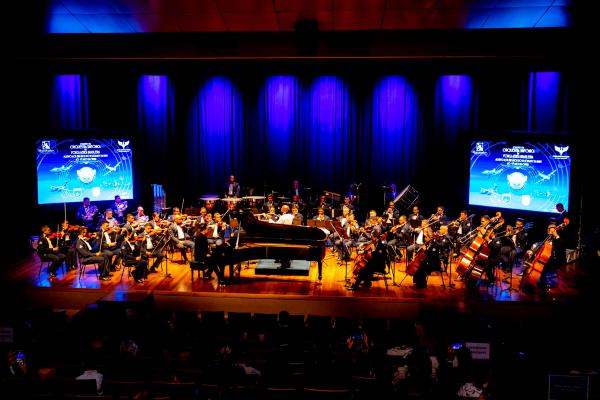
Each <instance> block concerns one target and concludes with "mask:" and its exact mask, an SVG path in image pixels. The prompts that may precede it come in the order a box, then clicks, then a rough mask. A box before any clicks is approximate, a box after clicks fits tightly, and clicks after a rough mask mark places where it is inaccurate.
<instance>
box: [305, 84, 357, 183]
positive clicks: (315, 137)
mask: <svg viewBox="0 0 600 400" xmlns="http://www.w3.org/2000/svg"><path fill="white" fill-rule="evenodd" d="M349 103H350V101H349V94H348V87H347V86H346V83H345V82H344V81H342V80H341V79H340V78H338V77H336V76H321V77H318V78H316V79H315V80H314V81H313V83H312V86H311V89H310V109H309V115H307V118H306V121H307V123H308V132H309V135H307V139H308V140H307V143H306V144H307V145H308V148H307V155H309V156H310V157H311V158H310V162H312V163H313V168H314V171H322V172H323V173H322V174H321V175H320V176H319V177H318V180H319V182H318V185H319V186H322V187H327V186H329V185H331V184H333V182H334V180H335V179H336V177H339V176H343V175H344V171H343V165H344V164H345V163H346V161H347V160H346V157H345V154H346V151H347V150H348V147H349V143H348V141H349V135H348V133H349V127H348V124H349V121H348V113H349Z"/></svg>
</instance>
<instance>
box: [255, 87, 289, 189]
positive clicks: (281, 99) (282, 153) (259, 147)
mask: <svg viewBox="0 0 600 400" xmlns="http://www.w3.org/2000/svg"><path fill="white" fill-rule="evenodd" d="M298 96H299V88H298V79H297V78H296V77H294V76H269V77H267V78H266V80H265V83H264V85H263V87H262V89H261V90H260V94H259V107H258V113H259V118H258V121H259V134H258V135H251V136H250V137H249V140H248V146H250V147H252V148H254V149H255V153H256V154H255V155H259V154H260V157H258V158H254V160H253V164H254V165H253V167H254V168H255V170H256V171H261V172H262V175H263V176H264V177H265V178H266V179H268V181H269V183H281V184H287V183H288V182H291V180H292V179H293V178H292V176H296V175H297V174H299V173H300V170H299V168H297V167H298V162H299V161H300V160H299V158H298V145H299V142H298V140H297V139H298V119H299V115H298V106H299V98H298ZM300 168H301V166H300ZM265 183H266V182H265ZM290 186H291V183H290Z"/></svg>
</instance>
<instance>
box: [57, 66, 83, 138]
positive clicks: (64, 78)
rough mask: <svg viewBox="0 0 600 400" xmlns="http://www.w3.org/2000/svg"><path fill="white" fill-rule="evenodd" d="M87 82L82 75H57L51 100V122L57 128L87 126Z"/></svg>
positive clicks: (80, 127)
mask: <svg viewBox="0 0 600 400" xmlns="http://www.w3.org/2000/svg"><path fill="white" fill-rule="evenodd" d="M86 116H87V84H86V79H85V76H82V75H56V76H55V77H54V82H53V85H52V95H51V101H50V123H51V126H52V127H53V128H56V129H82V128H86V127H87V121H86V119H87V118H86Z"/></svg>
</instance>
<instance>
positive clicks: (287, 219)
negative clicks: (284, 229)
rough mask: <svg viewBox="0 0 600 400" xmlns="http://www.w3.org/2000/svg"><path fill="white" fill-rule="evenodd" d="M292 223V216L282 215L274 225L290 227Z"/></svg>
mask: <svg viewBox="0 0 600 400" xmlns="http://www.w3.org/2000/svg"><path fill="white" fill-rule="evenodd" d="M269 222H270V221H269ZM292 222H294V216H293V215H292V214H289V213H288V214H283V215H282V216H281V217H279V219H278V220H277V222H276V224H284V225H292Z"/></svg>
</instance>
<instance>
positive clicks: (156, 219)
mask: <svg viewBox="0 0 600 400" xmlns="http://www.w3.org/2000/svg"><path fill="white" fill-rule="evenodd" d="M150 223H151V224H152V230H153V231H155V232H162V230H163V229H166V228H168V227H169V224H170V223H169V221H167V220H166V219H160V213H159V212H158V211H154V212H153V213H152V221H150Z"/></svg>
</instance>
